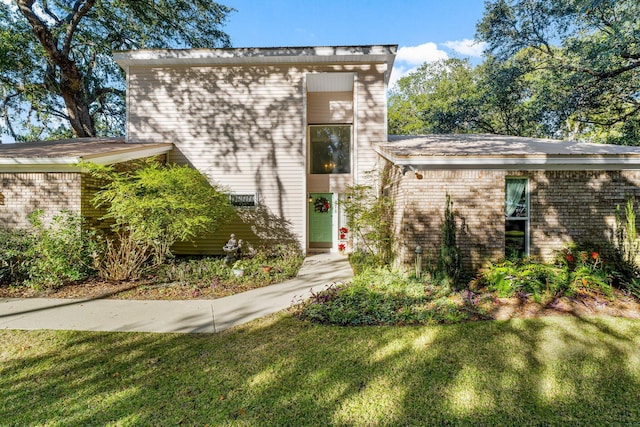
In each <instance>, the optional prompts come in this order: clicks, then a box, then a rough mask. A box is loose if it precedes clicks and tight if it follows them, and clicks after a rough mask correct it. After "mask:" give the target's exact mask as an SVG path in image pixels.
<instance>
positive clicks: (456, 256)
mask: <svg viewBox="0 0 640 427" xmlns="http://www.w3.org/2000/svg"><path fill="white" fill-rule="evenodd" d="M440 239H441V241H440V254H439V256H438V271H437V272H438V273H439V274H440V275H442V277H443V279H444V281H445V283H447V284H449V285H451V286H453V287H454V288H455V287H458V286H459V284H460V282H461V279H462V257H461V255H460V248H458V244H457V241H456V217H455V213H454V211H453V204H452V202H451V197H450V196H449V194H447V201H446V205H445V209H444V221H443V223H442V227H441V229H440Z"/></svg>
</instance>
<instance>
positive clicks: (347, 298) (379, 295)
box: [297, 267, 484, 326]
mask: <svg viewBox="0 0 640 427" xmlns="http://www.w3.org/2000/svg"><path fill="white" fill-rule="evenodd" d="M297 315H298V316H299V317H300V318H302V319H306V320H309V321H312V322H316V323H329V324H336V325H352V326H360V325H397V324H435V323H453V322H459V321H462V320H468V319H470V318H472V317H475V318H482V317H484V313H483V312H482V310H481V309H479V308H478V307H475V306H473V305H472V304H466V303H465V302H464V301H463V300H462V298H460V297H457V294H454V295H453V297H452V296H451V295H447V294H442V293H439V292H434V293H427V292H426V287H425V283H424V282H421V281H419V280H416V279H415V278H405V277H403V276H402V275H400V274H399V273H397V272H393V271H390V270H389V269H387V268H383V267H378V268H366V269H365V270H364V271H363V272H362V273H360V274H358V275H356V276H355V277H354V279H353V280H352V282H351V283H349V284H344V285H343V284H340V285H332V286H330V287H329V288H328V289H327V290H324V291H321V292H317V293H314V294H312V296H311V298H310V299H309V300H307V301H306V302H304V303H303V304H301V305H300V306H299V307H298V310H297Z"/></svg>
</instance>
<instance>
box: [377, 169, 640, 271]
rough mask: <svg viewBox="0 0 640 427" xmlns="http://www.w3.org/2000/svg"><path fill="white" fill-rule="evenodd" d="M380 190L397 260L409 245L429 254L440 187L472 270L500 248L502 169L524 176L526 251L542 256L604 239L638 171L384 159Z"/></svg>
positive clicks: (639, 177)
mask: <svg viewBox="0 0 640 427" xmlns="http://www.w3.org/2000/svg"><path fill="white" fill-rule="evenodd" d="M387 168H388V169H389V182H390V183H391V184H390V185H388V186H387V187H386V192H387V194H389V195H390V196H392V197H393V198H394V200H395V203H394V210H395V212H394V231H395V235H396V238H397V240H396V250H397V254H398V258H399V260H400V261H401V262H402V263H404V264H408V263H412V262H413V261H414V257H415V254H414V250H415V247H416V246H417V245H421V246H422V247H423V251H424V253H425V254H427V257H429V256H430V257H431V259H432V260H435V259H436V258H437V254H438V251H439V247H440V246H439V245H440V227H441V225H442V219H443V216H444V207H445V202H446V194H447V193H448V194H449V195H450V196H451V200H452V201H453V209H454V210H455V212H456V216H457V220H458V245H459V247H460V249H461V252H462V256H463V265H464V267H465V270H467V271H468V272H470V273H471V272H474V271H476V270H477V269H479V268H480V267H482V265H483V264H485V263H486V262H487V261H490V260H496V259H499V258H501V257H502V256H504V203H505V195H504V190H505V179H506V178H507V177H526V178H529V191H530V218H531V222H530V254H531V255H533V256H537V257H540V258H541V259H543V260H550V259H552V258H553V255H554V251H555V250H557V249H560V248H562V247H563V245H565V244H566V243H569V242H576V243H580V242H587V241H589V242H595V243H596V244H598V243H604V242H607V241H609V240H610V239H611V236H612V235H613V231H614V228H615V227H614V226H615V209H616V205H623V204H624V203H625V200H626V198H627V197H630V196H633V197H636V198H637V197H638V196H640V171H504V170H432V171H418V173H419V175H420V176H422V179H417V178H416V175H415V173H414V172H412V171H411V172H407V173H406V174H404V175H403V174H402V173H401V171H400V169H399V168H397V167H390V166H389V165H387Z"/></svg>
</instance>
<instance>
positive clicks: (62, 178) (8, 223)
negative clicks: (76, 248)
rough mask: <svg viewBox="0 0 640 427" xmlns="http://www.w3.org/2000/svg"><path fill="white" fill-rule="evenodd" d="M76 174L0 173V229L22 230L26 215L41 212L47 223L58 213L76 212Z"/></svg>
mask: <svg viewBox="0 0 640 427" xmlns="http://www.w3.org/2000/svg"><path fill="white" fill-rule="evenodd" d="M80 181H81V178H80V174H79V173H75V172H55V173H53V172H42V173H40V172H30V173H0V193H2V195H3V204H2V205H0V226H2V227H5V228H22V227H26V226H28V225H29V221H28V219H27V217H28V215H29V214H30V213H31V212H33V211H35V210H37V209H42V210H44V212H45V214H44V219H45V221H49V220H50V219H51V217H53V215H55V214H57V213H59V212H60V211H61V210H68V211H72V212H78V213H79V212H80V195H81V189H80Z"/></svg>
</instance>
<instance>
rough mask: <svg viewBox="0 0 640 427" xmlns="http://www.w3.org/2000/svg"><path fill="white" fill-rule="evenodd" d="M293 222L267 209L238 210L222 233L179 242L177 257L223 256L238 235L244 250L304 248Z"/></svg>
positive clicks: (219, 231)
mask: <svg viewBox="0 0 640 427" xmlns="http://www.w3.org/2000/svg"><path fill="white" fill-rule="evenodd" d="M292 229H293V226H292V225H291V222H290V221H288V220H286V219H285V218H282V217H280V216H278V215H274V214H273V212H272V211H271V210H270V209H269V208H267V207H265V206H259V207H256V208H252V209H237V210H236V211H235V214H234V215H233V217H232V218H231V220H230V221H229V223H227V224H226V225H224V226H222V227H221V228H220V230H218V231H216V232H212V233H206V234H204V235H201V236H198V237H197V238H196V239H195V241H194V242H191V241H186V242H178V243H176V244H175V245H174V246H173V247H172V251H173V252H174V253H175V254H179V255H187V254H198V255H222V254H223V253H224V252H223V250H222V247H223V246H224V244H225V243H226V242H227V241H228V240H229V237H230V235H231V234H235V236H236V239H237V240H240V239H241V240H243V242H245V243H244V245H243V251H247V250H249V248H250V247H252V248H254V249H258V248H261V247H266V248H273V247H275V246H277V245H296V246H300V242H299V238H300V236H297V235H296V234H295V233H294V232H293V231H292Z"/></svg>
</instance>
